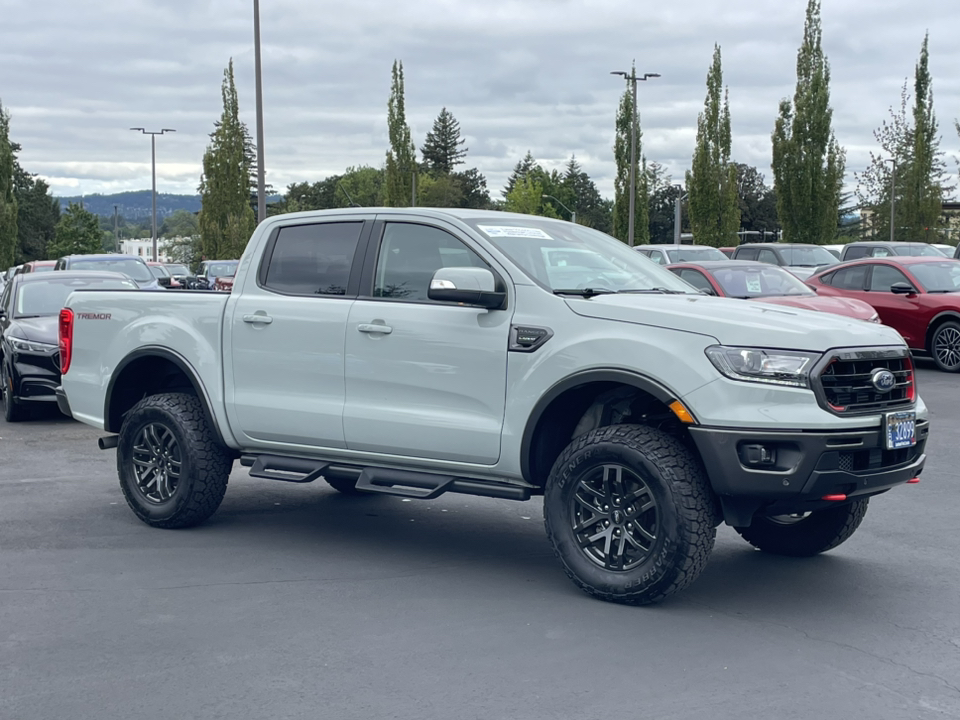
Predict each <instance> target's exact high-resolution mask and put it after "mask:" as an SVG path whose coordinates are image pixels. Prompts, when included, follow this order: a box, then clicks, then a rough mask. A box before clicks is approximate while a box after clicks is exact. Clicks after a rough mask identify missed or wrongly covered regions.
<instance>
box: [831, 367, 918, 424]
mask: <svg viewBox="0 0 960 720" xmlns="http://www.w3.org/2000/svg"><path fill="white" fill-rule="evenodd" d="M878 369H884V370H889V371H890V372H892V373H893V375H894V377H895V378H896V380H897V381H896V385H895V386H894V388H893V390H890V391H888V392H880V391H879V390H877V388H875V387H874V385H873V382H872V377H873V373H874V372H875V371H876V370H878ZM818 380H819V383H820V387H821V388H822V389H823V396H824V399H825V400H826V402H827V405H828V406H829V408H830V410H832V411H833V412H835V413H838V414H844V415H846V414H850V413H864V412H873V411H880V410H886V409H889V408H896V407H899V406H902V405H910V404H912V403H913V399H914V397H915V392H914V377H913V362H912V361H911V359H910V358H909V357H907V356H904V357H876V358H869V359H860V358H856V359H851V358H844V357H835V358H834V359H833V360H832V361H831V362H830V363H829V364H828V365H827V366H826V368H824V370H823V372H821V373H820V376H819V378H818Z"/></svg>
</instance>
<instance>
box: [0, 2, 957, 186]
mask: <svg viewBox="0 0 960 720" xmlns="http://www.w3.org/2000/svg"><path fill="white" fill-rule="evenodd" d="M805 6H806V2H805V0H731V2H727V3H723V4H720V3H716V2H707V1H706V0H675V1H674V2H672V3H656V4H654V3H649V2H646V3H625V2H623V1H622V0H616V1H614V0H592V1H588V0H582V1H580V2H575V1H572V0H569V1H564V0H488V2H486V3H465V2H462V0H458V1H454V0H420V1H419V2H414V3H405V4H400V3H390V2H384V1H379V0H378V1H375V0H354V1H353V2H351V3H349V4H345V3H333V2H329V1H328V0H323V1H320V2H312V3H304V2H302V1H301V0H261V13H262V18H261V20H262V34H263V43H264V83H265V88H264V95H265V115H266V116H265V129H266V142H265V150H266V159H267V170H268V179H269V180H270V181H271V182H272V183H273V185H274V186H275V187H278V188H282V187H284V186H285V185H287V184H289V183H291V182H296V181H301V180H311V181H312V180H317V179H320V178H322V177H324V176H326V175H329V174H332V173H339V172H342V171H343V170H344V169H345V168H346V167H347V166H349V165H363V164H367V165H374V166H379V165H380V164H381V163H382V162H383V157H384V152H385V150H386V147H387V133H386V102H387V95H388V93H389V86H390V66H391V64H392V62H393V60H394V58H400V59H402V60H403V62H404V68H405V72H406V90H407V92H406V103H407V114H408V119H409V121H410V124H411V127H412V130H413V134H414V139H415V141H416V142H417V144H418V145H420V144H422V142H423V138H424V135H425V134H426V132H427V131H428V130H429V129H430V125H431V124H432V121H433V119H434V118H435V117H436V115H437V113H438V112H439V111H440V108H441V107H444V106H446V107H447V108H448V109H449V110H451V112H453V113H454V115H455V116H456V117H457V119H458V120H459V121H460V123H461V128H462V131H463V133H464V135H465V136H466V137H467V138H468V145H469V147H470V149H471V150H470V155H469V156H468V161H469V162H470V164H472V165H476V166H477V167H479V168H480V170H481V171H483V172H484V173H485V174H486V175H487V178H488V181H489V185H490V188H491V191H492V192H494V193H495V194H496V193H497V192H498V191H499V188H500V187H501V186H502V185H503V183H504V181H505V180H506V177H507V176H508V174H509V173H510V171H511V170H512V168H513V166H514V165H515V164H516V162H517V161H518V160H519V159H520V158H521V157H522V156H523V155H524V154H525V153H526V152H527V150H530V151H531V152H532V153H533V154H534V156H536V157H537V158H538V159H539V160H541V162H543V163H544V165H545V166H547V167H548V168H557V169H559V168H561V167H562V166H563V164H564V163H565V162H566V161H567V160H568V159H569V157H570V155H571V154H576V156H577V158H578V160H579V161H580V162H581V164H582V165H583V166H584V168H585V169H586V170H587V172H589V173H590V174H591V175H592V176H593V177H594V179H595V180H596V181H597V183H598V185H599V186H600V188H601V191H602V192H604V193H605V194H608V195H609V194H611V193H612V185H613V172H614V166H613V157H612V148H611V146H612V143H613V118H614V113H615V111H616V107H617V103H618V99H619V95H620V93H621V92H622V91H623V89H624V84H623V81H622V80H620V79H619V78H616V77H614V76H611V75H610V74H609V73H610V71H611V70H627V69H629V66H630V62H631V60H632V59H634V58H636V61H637V70H638V72H641V73H642V72H659V73H661V75H662V77H661V78H660V79H656V80H651V81H649V82H647V83H643V84H641V85H640V87H639V93H638V94H639V109H640V112H641V118H642V126H643V152H644V154H645V155H646V157H647V158H648V160H651V161H653V160H655V161H657V162H660V163H662V164H663V165H665V166H666V167H667V168H668V170H669V171H670V172H671V173H672V174H673V176H674V178H676V179H679V178H681V177H682V174H683V171H684V170H685V169H686V168H687V166H688V165H689V161H690V156H691V154H692V152H693V143H694V137H695V132H696V120H697V114H698V112H699V111H700V109H701V108H702V105H703V98H704V94H705V87H704V81H705V77H706V71H707V67H708V64H709V62H710V57H711V53H712V51H713V45H714V43H719V44H720V45H721V47H722V52H723V59H724V79H725V82H726V84H727V85H728V86H729V88H730V102H731V110H732V116H733V131H734V148H733V155H734V157H735V159H737V160H738V161H740V162H746V163H749V164H751V165H756V166H757V167H758V168H759V169H760V170H761V172H763V173H764V174H765V175H766V176H767V179H768V181H769V180H770V179H771V175H770V171H769V164H770V133H771V131H772V129H773V123H774V120H775V116H776V111H777V105H778V103H779V102H780V100H781V99H782V98H785V97H789V96H791V95H792V93H793V87H794V81H795V63H796V50H797V47H798V46H799V43H800V40H801V36H802V31H803V14H804V9H805ZM0 17H2V18H3V22H2V23H0V100H2V101H3V103H4V105H5V106H6V107H7V108H8V109H9V110H10V111H11V112H12V114H13V122H12V133H13V137H14V140H15V141H17V142H19V143H21V144H22V145H23V150H22V152H21V155H20V159H21V162H22V163H23V164H24V166H25V167H27V168H28V169H29V170H31V171H33V172H38V173H40V174H42V175H43V176H45V177H47V178H49V179H50V181H51V183H52V184H53V187H54V190H55V191H56V192H58V193H71V194H72V193H74V192H76V191H77V189H78V188H80V189H82V191H83V192H87V193H89V192H112V191H115V190H124V189H138V188H143V187H149V182H150V176H149V173H150V151H149V141H148V140H147V138H145V137H143V136H142V135H138V134H135V133H132V132H129V131H128V130H127V128H128V127H131V126H139V125H146V126H148V127H150V128H160V127H173V128H176V129H177V133H176V134H175V135H170V136H164V137H162V138H159V139H158V143H157V152H158V186H159V187H160V188H161V189H162V190H164V191H168V192H194V191H195V189H196V186H197V182H198V180H199V175H200V162H201V158H202V155H203V151H204V148H205V146H206V143H207V140H208V133H209V132H210V131H211V130H212V127H213V122H214V121H215V120H216V119H217V118H218V116H219V114H220V109H221V100H220V81H221V78H222V75H223V69H224V67H225V65H226V63H227V61H228V59H229V58H230V57H233V59H234V63H235V66H236V77H237V83H238V89H239V92H240V100H241V107H242V114H243V117H244V119H245V120H246V122H247V123H248V125H249V126H250V128H251V130H253V127H254V112H253V109H254V108H253V99H254V93H253V52H252V43H253V37H252V35H253V32H252V20H251V17H252V2H250V0H191V1H190V2H187V1H186V0H166V1H165V2H160V1H159V0H102V1H101V2H98V3H96V4H90V3H78V2H76V1H75V0H48V2H46V3H43V4H38V3H30V4H27V3H24V2H22V0H0ZM823 22H824V47H825V50H826V52H827V55H828V57H829V59H830V63H831V68H832V85H831V90H832V99H833V107H834V128H835V131H836V134H837V137H838V139H839V140H840V142H841V144H843V145H844V146H845V147H846V148H847V152H848V169H849V170H850V171H851V173H850V174H849V175H848V181H849V182H852V180H853V177H852V171H855V170H859V169H861V168H862V167H863V166H864V165H865V164H866V163H867V161H868V159H869V152H870V150H871V149H875V143H874V141H873V137H872V131H873V129H874V128H875V127H876V126H878V125H879V124H880V122H881V121H882V120H883V119H884V118H885V117H886V116H887V109H888V107H889V106H891V105H897V104H898V103H899V93H900V88H901V85H902V83H903V81H904V79H905V78H907V77H912V73H913V69H914V65H915V63H916V60H917V55H918V53H919V49H920V43H921V41H922V39H923V34H924V32H925V31H926V30H927V28H928V26H929V30H930V34H931V40H930V43H931V69H932V72H933V75H934V93H935V103H936V108H937V111H938V115H939V118H940V120H941V129H942V132H943V145H942V147H943V149H944V150H946V151H948V152H950V153H956V151H957V150H958V149H960V139H958V138H957V136H956V134H955V133H954V132H953V129H952V120H953V118H954V117H957V116H960V79H957V78H955V75H954V73H953V69H954V68H956V67H957V66H960V48H958V46H957V44H956V32H957V28H958V27H960V6H958V5H957V3H956V2H955V0H916V2H913V3H911V4H910V5H909V7H908V8H905V6H904V3H903V2H902V0H874V1H872V2H867V1H866V0H843V2H840V0H825V2H824V7H823ZM951 167H952V166H951Z"/></svg>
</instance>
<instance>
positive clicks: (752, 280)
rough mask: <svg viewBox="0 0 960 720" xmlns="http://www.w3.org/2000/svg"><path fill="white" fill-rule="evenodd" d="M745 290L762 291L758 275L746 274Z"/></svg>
mask: <svg viewBox="0 0 960 720" xmlns="http://www.w3.org/2000/svg"><path fill="white" fill-rule="evenodd" d="M747 292H751V293H758V292H763V285H761V284H760V276H759V275H748V276H747Z"/></svg>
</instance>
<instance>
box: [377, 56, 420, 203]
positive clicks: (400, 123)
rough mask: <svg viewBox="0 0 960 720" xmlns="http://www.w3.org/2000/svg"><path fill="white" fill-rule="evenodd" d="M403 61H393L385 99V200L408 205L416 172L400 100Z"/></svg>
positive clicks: (402, 102) (415, 150) (402, 90)
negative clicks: (390, 79)
mask: <svg viewBox="0 0 960 720" xmlns="http://www.w3.org/2000/svg"><path fill="white" fill-rule="evenodd" d="M403 93H404V89H403V63H402V62H400V61H398V60H394V61H393V70H392V81H391V83H390V98H389V99H388V100H387V132H388V134H389V136H390V149H389V150H387V164H386V177H385V179H384V201H385V202H386V204H387V205H388V206H390V207H409V206H410V204H411V202H412V200H413V186H414V183H415V182H416V180H415V177H416V174H417V148H416V146H415V145H414V144H413V140H412V139H411V137H410V126H409V125H407V113H406V109H405V106H404V99H403Z"/></svg>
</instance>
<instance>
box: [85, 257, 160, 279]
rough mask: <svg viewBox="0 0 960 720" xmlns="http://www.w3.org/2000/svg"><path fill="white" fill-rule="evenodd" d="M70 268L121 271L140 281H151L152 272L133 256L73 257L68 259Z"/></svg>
mask: <svg viewBox="0 0 960 720" xmlns="http://www.w3.org/2000/svg"><path fill="white" fill-rule="evenodd" d="M70 270H109V271H110V272H118V273H123V274H124V275H126V276H128V277H132V278H133V279H134V280H138V281H140V282H151V281H152V280H153V273H151V272H150V268H148V267H147V264H146V263H145V262H143V260H140V259H139V258H135V257H120V256H116V257H105V258H90V259H89V260H88V259H85V258H74V259H73V260H71V261H70Z"/></svg>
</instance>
